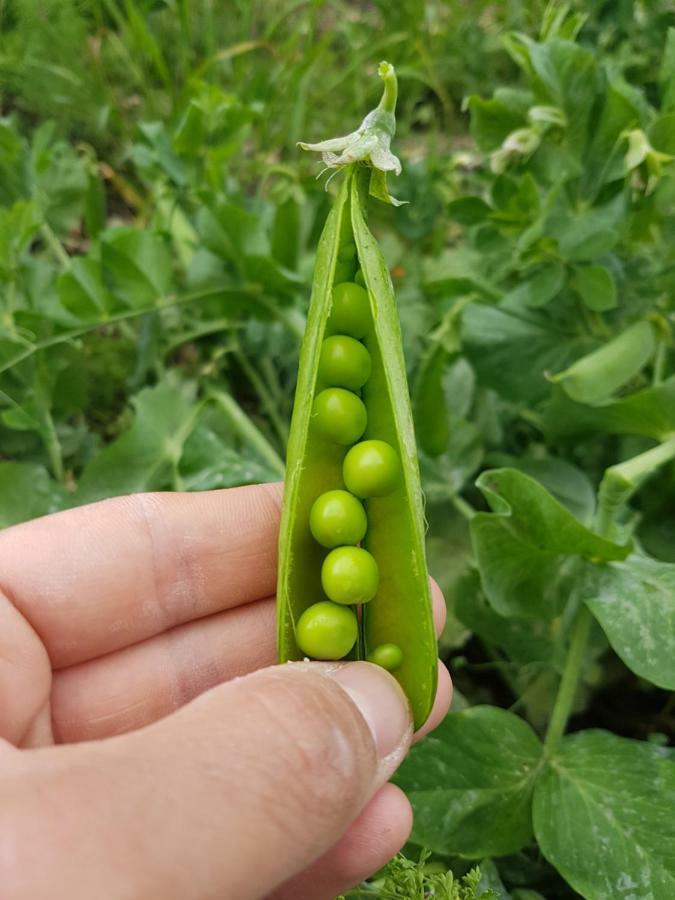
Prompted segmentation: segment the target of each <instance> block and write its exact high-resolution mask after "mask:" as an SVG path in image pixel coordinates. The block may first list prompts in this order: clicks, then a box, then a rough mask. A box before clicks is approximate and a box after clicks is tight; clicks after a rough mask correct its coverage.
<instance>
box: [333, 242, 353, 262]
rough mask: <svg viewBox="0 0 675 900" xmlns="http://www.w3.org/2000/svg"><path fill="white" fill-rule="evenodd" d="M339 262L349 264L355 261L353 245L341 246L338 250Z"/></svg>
mask: <svg viewBox="0 0 675 900" xmlns="http://www.w3.org/2000/svg"><path fill="white" fill-rule="evenodd" d="M337 258H338V259H339V260H340V262H349V261H351V260H353V259H356V247H355V246H354V244H343V245H342V247H340V249H339V250H338V257H337Z"/></svg>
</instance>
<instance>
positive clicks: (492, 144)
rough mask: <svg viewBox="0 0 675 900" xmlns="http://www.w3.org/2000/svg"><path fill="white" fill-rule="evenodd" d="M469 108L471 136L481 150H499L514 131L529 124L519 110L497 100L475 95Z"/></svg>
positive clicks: (469, 100)
mask: <svg viewBox="0 0 675 900" xmlns="http://www.w3.org/2000/svg"><path fill="white" fill-rule="evenodd" d="M467 106H468V108H469V112H470V114H471V135H472V137H473V139H474V140H475V142H476V143H477V144H478V146H479V147H480V149H481V150H485V151H488V152H489V151H491V150H497V149H498V148H499V147H500V146H501V144H502V141H503V140H504V138H506V137H507V136H508V135H509V134H510V133H511V132H512V131H514V130H515V129H516V128H519V127H521V126H523V125H526V124H527V120H526V119H525V117H524V115H523V114H522V112H521V111H520V110H519V109H514V108H513V107H512V106H509V105H507V104H506V103H505V102H503V101H500V100H497V99H496V98H495V99H492V100H486V99H484V98H483V97H479V96H478V95H477V94H474V95H473V96H472V97H469V99H468V102H467Z"/></svg>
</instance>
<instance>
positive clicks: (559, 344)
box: [462, 303, 580, 403]
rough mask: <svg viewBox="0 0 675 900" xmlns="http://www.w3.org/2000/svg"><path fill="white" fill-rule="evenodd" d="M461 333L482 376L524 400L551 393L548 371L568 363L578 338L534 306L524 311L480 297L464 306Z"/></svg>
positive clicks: (508, 394) (512, 397)
mask: <svg viewBox="0 0 675 900" xmlns="http://www.w3.org/2000/svg"><path fill="white" fill-rule="evenodd" d="M462 338H463V342H464V346H465V349H466V353H467V356H468V357H469V360H470V362H471V364H472V365H473V367H474V369H475V370H476V373H477V375H478V379H479V381H480V382H482V384H483V385H485V386H487V387H491V388H493V389H494V390H496V391H497V392H498V393H499V394H501V395H502V396H504V397H506V398H507V399H509V400H514V401H516V402H523V403H535V402H536V401H537V400H541V399H543V397H545V396H546V395H547V394H548V393H549V390H550V388H549V387H548V385H547V381H546V377H545V373H546V372H548V371H553V372H555V371H556V369H558V368H560V366H561V364H562V365H566V364H567V363H568V362H569V361H570V360H571V359H573V358H574V356H575V353H578V352H579V350H578V346H579V343H580V339H579V337H578V336H576V335H570V334H569V333H567V332H566V331H563V330H561V329H560V328H559V327H557V326H556V324H555V323H554V322H551V321H549V320H547V319H546V320H545V319H543V318H538V315H537V314H536V313H535V312H534V311H533V312H532V313H530V314H527V315H525V314H523V313H521V312H519V311H516V310H511V309H502V308H499V307H495V306H487V305H482V304H480V305H479V304H476V303H473V304H471V306H468V307H467V308H466V309H465V310H464V314H463V317H462ZM515 360H517V361H518V364H517V365H515V364H514V361H515Z"/></svg>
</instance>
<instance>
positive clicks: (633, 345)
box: [551, 321, 656, 403]
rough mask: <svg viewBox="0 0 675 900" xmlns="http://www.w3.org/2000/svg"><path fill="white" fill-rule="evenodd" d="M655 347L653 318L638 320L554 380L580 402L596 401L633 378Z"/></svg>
mask: <svg viewBox="0 0 675 900" xmlns="http://www.w3.org/2000/svg"><path fill="white" fill-rule="evenodd" d="M655 349H656V336H655V334H654V328H653V326H652V325H651V323H650V322H645V321H643V322H636V323H635V324H634V325H631V326H630V327H629V328H627V329H626V330H625V331H623V332H621V334H619V335H617V337H615V338H613V339H612V340H611V341H608V342H607V343H606V344H605V345H604V346H602V347H600V349H599V350H595V351H594V352H593V353H589V354H588V355H587V356H584V357H582V358H581V359H578V360H577V361H576V362H575V363H574V364H573V365H571V366H570V367H569V368H568V369H565V371H563V372H559V373H558V374H557V375H552V376H551V381H553V382H554V383H557V384H561V385H562V387H563V389H564V390H565V392H566V393H567V394H568V395H569V396H570V397H571V398H572V400H577V401H578V402H580V403H597V402H598V401H600V400H606V399H607V398H608V397H611V395H612V394H613V393H615V391H617V390H618V389H619V388H620V387H622V386H623V385H624V384H626V382H628V381H630V380H631V378H634V377H635V376H636V375H637V374H638V373H639V372H640V371H641V369H642V368H643V367H644V366H645V365H646V364H647V363H648V362H649V360H650V359H651V357H652V356H653V354H654V350H655Z"/></svg>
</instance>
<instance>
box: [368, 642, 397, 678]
mask: <svg viewBox="0 0 675 900" xmlns="http://www.w3.org/2000/svg"><path fill="white" fill-rule="evenodd" d="M368 662H371V663H375V665H376V666H382V668H383V669H386V670H387V672H393V671H394V669H398V667H399V666H400V665H401V663H402V662H403V651H402V650H401V648H400V647H399V646H398V644H380V646H379V647H375V649H374V650H371V652H370V653H369V654H368Z"/></svg>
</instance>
